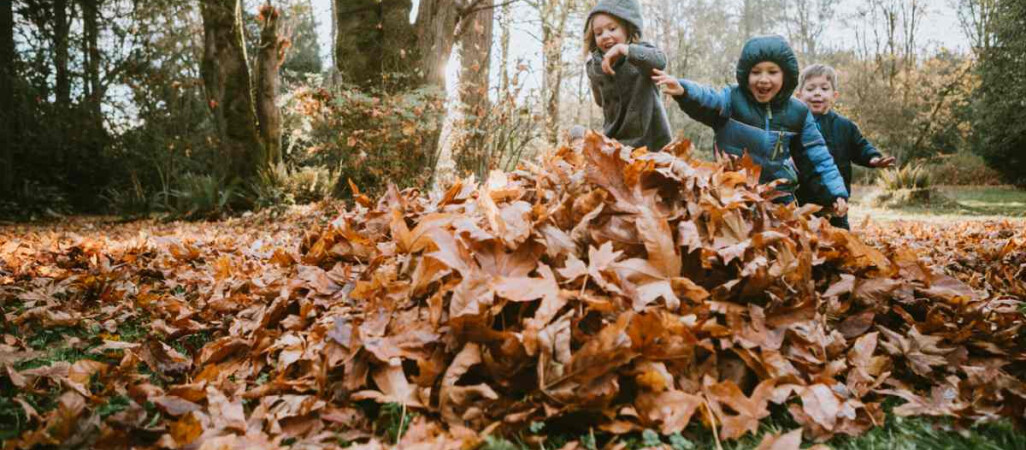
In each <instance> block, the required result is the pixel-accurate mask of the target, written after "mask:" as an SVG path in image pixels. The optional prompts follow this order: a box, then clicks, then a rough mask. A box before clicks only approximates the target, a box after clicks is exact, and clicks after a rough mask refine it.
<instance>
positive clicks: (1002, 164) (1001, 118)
mask: <svg viewBox="0 0 1026 450" xmlns="http://www.w3.org/2000/svg"><path fill="white" fill-rule="evenodd" d="M995 17H996V21H995V22H994V39H993V42H992V43H991V46H990V49H989V50H988V51H987V52H986V53H984V54H983V55H982V58H980V64H979V67H978V72H979V74H980V84H979V87H978V88H977V91H976V92H975V93H974V96H973V97H974V98H975V102H976V105H974V109H975V114H974V118H973V128H974V133H975V134H976V135H977V137H978V138H979V139H980V141H981V142H980V145H978V146H977V148H976V150H977V152H979V153H980V154H981V155H982V156H983V158H984V160H985V161H987V164H988V165H990V166H991V167H993V168H995V169H996V170H998V171H999V172H1000V173H1001V174H1002V175H1004V177H1005V180H1006V181H1008V182H1009V183H1014V184H1017V185H1019V186H1026V152H1023V149H1024V148H1026V109H1024V108H1023V107H1022V99H1023V98H1026V72H1024V71H1023V70H1022V68H1023V64H1024V59H1026V57H1024V55H1026V4H1024V2H1021V1H1004V0H1002V1H1000V2H998V6H997V11H996V13H995Z"/></svg>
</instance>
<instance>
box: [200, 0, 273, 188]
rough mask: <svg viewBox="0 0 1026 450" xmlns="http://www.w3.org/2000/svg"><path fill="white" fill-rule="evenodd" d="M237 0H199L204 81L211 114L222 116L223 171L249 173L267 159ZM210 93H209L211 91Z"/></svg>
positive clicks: (235, 175)
mask: <svg viewBox="0 0 1026 450" xmlns="http://www.w3.org/2000/svg"><path fill="white" fill-rule="evenodd" d="M241 1H242V0H203V2H202V3H201V9H202V15H203V31H204V44H205V45H204V58H203V59H204V61H203V72H204V75H203V81H204V83H206V90H207V96H208V97H210V100H211V102H210V106H211V108H213V109H214V110H215V116H216V115H217V114H218V113H217V110H220V114H221V115H222V117H223V123H222V127H221V130H220V131H221V146H222V148H224V150H225V153H226V154H227V159H228V167H227V170H228V172H227V175H228V177H230V178H241V179H249V178H251V177H253V176H254V175H256V174H257V171H258V169H260V168H262V167H264V166H266V165H267V155H266V152H265V151H264V148H263V145H262V143H261V142H260V135H259V133H258V131H257V119H256V111H255V110H254V108H253V97H252V95H251V93H250V77H249V68H248V67H247V65H246V47H245V44H244V42H243V38H242V17H241V9H240V8H241V5H240V4H239V2H241ZM211 94H213V95H211Z"/></svg>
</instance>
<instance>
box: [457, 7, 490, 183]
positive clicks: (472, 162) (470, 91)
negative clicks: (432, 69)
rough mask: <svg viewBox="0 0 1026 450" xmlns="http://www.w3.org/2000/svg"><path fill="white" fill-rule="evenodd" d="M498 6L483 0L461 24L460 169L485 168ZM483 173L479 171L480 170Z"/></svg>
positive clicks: (458, 165)
mask: <svg viewBox="0 0 1026 450" xmlns="http://www.w3.org/2000/svg"><path fill="white" fill-rule="evenodd" d="M494 22H495V8H494V4H493V1H492V0H482V1H481V2H480V4H479V5H478V6H477V10H476V11H473V12H471V13H469V14H468V15H467V17H466V18H465V19H464V23H462V24H461V25H460V36H459V37H460V90H459V94H460V107H461V108H462V109H463V111H462V112H463V114H462V117H463V121H464V124H463V126H462V127H461V128H462V129H463V130H462V131H463V134H464V137H463V138H462V139H461V141H462V142H461V143H460V145H459V150H458V151H457V152H456V155H455V156H454V158H455V160H456V161H455V162H456V169H457V170H458V171H460V172H463V171H468V170H477V171H478V172H480V171H481V170H480V169H482V168H481V167H478V166H480V164H479V161H480V159H481V158H480V156H481V152H482V150H483V149H482V141H483V138H484V130H483V129H482V124H483V123H484V120H485V119H486V117H487V115H488V112H489V109H490V106H491V102H490V101H489V100H488V89H489V80H490V78H491V77H490V75H491V69H490V68H491V59H492V29H493V23H494ZM479 175H480V174H479Z"/></svg>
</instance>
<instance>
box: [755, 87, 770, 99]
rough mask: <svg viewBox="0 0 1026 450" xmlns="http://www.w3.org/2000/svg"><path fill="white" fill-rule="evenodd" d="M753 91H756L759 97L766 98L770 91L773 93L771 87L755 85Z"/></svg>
mask: <svg viewBox="0 0 1026 450" xmlns="http://www.w3.org/2000/svg"><path fill="white" fill-rule="evenodd" d="M755 93H756V95H758V96H759V97H760V98H766V97H769V95H770V94H771V93H773V88H761V87H756V88H755Z"/></svg>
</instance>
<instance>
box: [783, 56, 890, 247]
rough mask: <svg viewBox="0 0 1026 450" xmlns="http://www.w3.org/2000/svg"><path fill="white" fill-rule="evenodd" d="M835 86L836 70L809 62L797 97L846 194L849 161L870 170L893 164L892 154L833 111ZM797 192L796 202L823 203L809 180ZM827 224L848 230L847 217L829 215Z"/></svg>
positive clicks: (838, 95)
mask: <svg viewBox="0 0 1026 450" xmlns="http://www.w3.org/2000/svg"><path fill="white" fill-rule="evenodd" d="M837 88H838V85H837V71H836V70H834V68H833V67H830V66H826V65H823V64H813V65H811V66H809V67H806V68H805V70H803V71H802V75H801V77H800V78H799V81H798V99H799V100H801V101H803V102H805V104H806V105H809V109H810V110H812V116H813V117H814V118H815V119H816V123H817V124H818V125H819V131H820V132H821V133H823V139H824V140H826V144H827V148H829V149H830V154H831V155H833V157H834V163H836V164H837V170H839V171H841V177H842V178H844V187H845V189H847V190H848V193H849V194H850V193H851V164H852V163H855V164H858V165H860V166H865V167H871V168H874V169H876V168H885V167H891V166H893V165H894V157H893V156H887V157H885V156H884V155H883V154H882V153H880V151H879V150H877V149H876V147H874V146H873V144H870V143H869V141H868V140H866V138H865V137H863V136H862V132H861V131H859V127H858V126H857V125H855V123H854V122H852V121H851V120H849V119H848V118H847V117H844V116H842V115H840V114H838V113H837V112H836V111H834V103H835V102H836V101H837V99H838V98H840V96H841V94H840V92H839V91H838V89H837ZM803 181H804V180H803ZM797 194H798V202H799V203H803V204H804V203H817V204H822V203H823V202H824V200H823V198H822V197H823V194H822V192H817V190H816V189H814V188H813V187H812V186H810V183H806V182H802V183H800V185H799V187H798V192H797ZM830 223H831V224H832V225H833V226H835V227H838V228H844V229H846V230H849V229H851V226H850V225H849V224H848V217H847V216H845V217H832V218H831V219H830Z"/></svg>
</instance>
